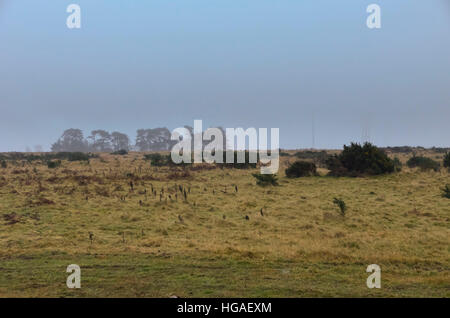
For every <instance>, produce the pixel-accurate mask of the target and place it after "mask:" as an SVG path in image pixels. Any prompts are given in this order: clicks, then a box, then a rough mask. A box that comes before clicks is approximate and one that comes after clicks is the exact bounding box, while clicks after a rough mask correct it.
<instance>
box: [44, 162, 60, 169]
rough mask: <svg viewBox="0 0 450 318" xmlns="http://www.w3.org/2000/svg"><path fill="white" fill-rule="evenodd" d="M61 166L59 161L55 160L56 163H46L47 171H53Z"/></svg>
mask: <svg viewBox="0 0 450 318" xmlns="http://www.w3.org/2000/svg"><path fill="white" fill-rule="evenodd" d="M60 166H61V160H56V161H48V162H47V167H48V168H49V169H55V168H58V167H60Z"/></svg>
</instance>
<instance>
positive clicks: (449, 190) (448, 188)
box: [442, 184, 450, 199]
mask: <svg viewBox="0 0 450 318" xmlns="http://www.w3.org/2000/svg"><path fill="white" fill-rule="evenodd" d="M442 196H443V197H444V198H447V199H450V184H446V185H445V187H444V188H443V189H442Z"/></svg>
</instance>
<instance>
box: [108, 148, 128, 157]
mask: <svg viewBox="0 0 450 318" xmlns="http://www.w3.org/2000/svg"><path fill="white" fill-rule="evenodd" d="M111 154H112V155H120V156H125V155H128V151H126V150H125V149H121V150H118V151H114V152H111Z"/></svg>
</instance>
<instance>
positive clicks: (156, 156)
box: [144, 153, 173, 167]
mask: <svg viewBox="0 0 450 318" xmlns="http://www.w3.org/2000/svg"><path fill="white" fill-rule="evenodd" d="M144 159H145V160H149V161H150V164H151V165H152V166H154V167H163V166H169V165H171V164H173V161H172V158H171V156H170V155H162V154H160V153H151V154H147V155H144Z"/></svg>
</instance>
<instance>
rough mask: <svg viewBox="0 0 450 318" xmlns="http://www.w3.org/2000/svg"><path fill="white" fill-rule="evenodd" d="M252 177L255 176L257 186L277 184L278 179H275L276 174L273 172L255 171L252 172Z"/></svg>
mask: <svg viewBox="0 0 450 318" xmlns="http://www.w3.org/2000/svg"><path fill="white" fill-rule="evenodd" d="M252 176H253V177H255V179H256V184H257V185H259V186H263V187H265V186H268V185H273V186H277V185H278V180H277V176H276V175H274V174H257V173H253V174H252Z"/></svg>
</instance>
